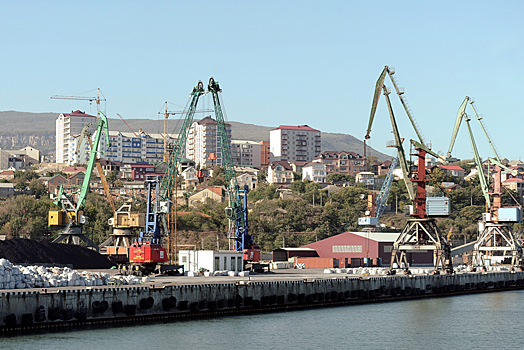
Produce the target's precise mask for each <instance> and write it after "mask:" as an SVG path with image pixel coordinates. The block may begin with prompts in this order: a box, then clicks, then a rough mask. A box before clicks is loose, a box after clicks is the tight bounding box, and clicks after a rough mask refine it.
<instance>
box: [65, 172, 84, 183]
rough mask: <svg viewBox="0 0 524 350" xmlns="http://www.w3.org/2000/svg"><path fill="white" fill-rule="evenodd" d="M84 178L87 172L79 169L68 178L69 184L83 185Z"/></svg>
mask: <svg viewBox="0 0 524 350" xmlns="http://www.w3.org/2000/svg"><path fill="white" fill-rule="evenodd" d="M84 178H85V173H83V172H81V171H78V172H76V173H74V174H73V175H71V176H69V177H68V178H67V184H68V185H71V186H82V183H83V182H84Z"/></svg>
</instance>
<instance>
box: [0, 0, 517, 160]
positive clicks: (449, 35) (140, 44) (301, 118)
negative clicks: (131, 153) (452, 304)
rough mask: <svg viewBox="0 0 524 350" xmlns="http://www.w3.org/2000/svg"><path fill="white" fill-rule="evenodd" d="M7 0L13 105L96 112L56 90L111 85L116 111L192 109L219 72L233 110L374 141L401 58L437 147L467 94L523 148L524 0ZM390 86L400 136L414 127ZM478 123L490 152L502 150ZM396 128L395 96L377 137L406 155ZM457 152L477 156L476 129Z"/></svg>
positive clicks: (110, 104) (153, 114)
mask: <svg viewBox="0 0 524 350" xmlns="http://www.w3.org/2000/svg"><path fill="white" fill-rule="evenodd" d="M0 10H1V13H2V20H1V21H0V43H1V46H0V47H1V48H2V50H1V54H0V67H1V68H0V69H1V71H0V72H1V75H0V110H16V111H26V112H68V111H71V110H73V109H80V110H85V111H86V112H91V113H94V112H95V111H96V108H95V106H94V105H90V104H89V102H85V101H67V100H52V99H50V96H52V95H55V94H57V95H81V94H82V93H84V94H83V96H95V95H96V88H100V89H101V91H102V93H103V94H104V96H105V98H106V99H107V104H106V105H105V107H104V108H105V110H106V112H107V115H108V117H110V118H117V115H116V113H119V114H121V115H122V116H123V117H124V118H126V119H132V118H150V119H157V118H162V116H159V115H158V112H159V111H160V110H161V109H162V108H163V104H164V102H165V101H168V102H170V106H169V107H170V109H172V110H181V109H183V107H184V106H185V105H186V103H187V101H188V98H189V93H190V91H191V89H192V88H193V86H194V85H196V83H197V82H198V80H202V81H203V82H204V83H205V84H206V86H207V81H208V79H209V77H210V76H213V77H214V78H215V79H216V80H217V81H219V82H220V85H221V87H222V89H223V93H222V98H223V101H224V108H225V110H226V112H227V117H228V120H230V121H239V122H244V123H252V124H257V125H264V126H272V127H276V126H278V125H281V124H283V125H302V124H308V125H310V126H312V127H314V128H317V129H319V130H321V131H323V132H340V133H347V134H351V135H354V136H355V137H357V138H359V139H362V138H363V136H364V135H365V132H366V128H367V123H368V120H369V112H370V107H371V100H372V96H373V89H374V86H375V82H376V80H377V78H378V76H379V75H380V72H381V71H382V69H383V68H384V66H385V65H389V66H393V67H395V68H396V74H395V75H396V77H397V79H398V82H399V85H400V86H401V87H404V88H405V91H406V93H405V97H406V99H407V101H408V102H409V104H410V106H411V108H412V111H413V113H414V116H415V118H416V119H417V121H418V124H419V125H420V128H421V130H422V133H423V134H424V136H425V138H426V139H427V140H428V141H430V142H431V144H432V146H433V149H434V150H435V151H440V152H441V153H445V152H446V151H447V148H448V146H449V142H450V137H451V132H452V128H453V124H454V121H455V117H456V113H457V109H458V107H459V106H460V104H461V103H462V101H463V100H464V97H465V96H466V95H468V96H472V97H474V98H475V100H476V105H477V108H478V110H479V111H480V112H481V113H482V114H483V115H484V118H485V119H484V122H485V124H486V126H487V127H488V129H489V131H490V133H491V134H492V138H493V141H494V143H495V144H496V146H497V148H498V150H499V153H500V155H501V156H502V157H507V158H510V159H518V158H520V157H521V156H524V151H523V148H522V146H521V143H520V139H521V138H520V135H521V134H522V133H523V132H524V118H523V107H522V105H521V100H522V80H523V79H522V77H523V74H524V73H523V69H522V64H523V63H524V59H523V58H524V42H523V41H524V40H523V37H524V28H523V27H524V21H523V14H524V2H523V1H482V0H476V1H433V2H427V1H304V0H302V1H126V2H124V1H3V2H2V3H1V4H0ZM387 85H389V86H390V85H391V84H390V83H389V81H387ZM391 97H392V100H393V108H394V110H395V114H396V117H397V120H398V123H399V128H400V133H401V136H402V137H404V138H406V139H407V140H409V139H410V138H414V137H415V136H414V133H413V132H412V129H411V127H410V125H409V124H408V122H407V117H406V115H405V112H404V111H403V110H402V109H401V106H400V103H399V102H398V98H397V97H396V96H395V95H393V94H392V95H391ZM201 101H202V102H201V103H200V105H199V108H209V107H211V106H212V100H211V99H210V96H209V95H208V96H206V97H205V98H204V99H202V100H201ZM469 111H470V112H472V111H471V110H469ZM200 117H201V116H200ZM472 125H473V128H474V130H475V133H476V134H475V135H476V141H477V144H478V146H479V150H480V154H481V156H482V157H483V158H486V157H488V156H492V153H491V151H490V149H489V147H488V146H487V142H486V141H485V139H484V138H483V135H482V134H481V132H480V130H479V128H478V124H476V122H474V124H472ZM110 127H111V126H110ZM390 131H391V124H390V121H389V115H388V112H387V108H386V104H385V101H384V99H383V96H382V98H381V101H380V103H379V108H378V110H377V116H376V118H375V123H374V126H373V130H372V132H371V140H370V142H369V144H370V145H371V146H372V147H374V148H376V149H378V150H380V151H382V152H386V153H388V154H393V152H392V151H391V149H389V148H386V147H385V143H386V140H391V139H393V137H392V135H391V133H390ZM454 155H455V156H457V157H460V158H471V148H470V145H469V139H468V135H467V132H466V128H465V127H464V128H462V129H461V131H460V133H459V137H458V141H457V144H456V146H455V152H454Z"/></svg>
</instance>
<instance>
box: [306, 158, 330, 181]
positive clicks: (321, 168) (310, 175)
mask: <svg viewBox="0 0 524 350" xmlns="http://www.w3.org/2000/svg"><path fill="white" fill-rule="evenodd" d="M326 177H327V173H326V166H325V165H324V164H322V163H314V162H311V163H307V164H306V165H304V166H303V167H302V181H304V180H309V181H313V182H316V183H320V184H323V183H326Z"/></svg>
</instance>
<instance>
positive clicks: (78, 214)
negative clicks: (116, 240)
mask: <svg viewBox="0 0 524 350" xmlns="http://www.w3.org/2000/svg"><path fill="white" fill-rule="evenodd" d="M97 115H98V118H97V131H96V136H95V140H94V142H93V145H92V147H91V154H90V157H89V162H88V165H87V170H86V174H85V177H84V181H83V182H82V187H81V189H80V192H79V194H78V199H77V200H75V199H74V196H73V194H74V193H73V194H66V193H65V192H64V188H63V185H61V186H60V189H59V191H58V196H57V197H56V200H55V202H54V203H55V205H57V206H58V207H61V210H59V211H56V210H53V211H50V212H49V218H48V222H49V226H58V227H62V232H61V233H60V236H59V237H58V238H56V239H55V240H54V241H53V243H58V242H61V241H63V240H66V243H73V244H79V243H80V241H79V239H81V240H83V241H84V242H86V243H87V244H88V245H89V246H91V247H93V248H94V249H96V250H97V251H98V246H97V245H96V244H95V243H94V242H93V241H91V240H90V239H89V238H87V237H86V236H85V235H84V233H83V232H82V226H83V224H85V223H86V221H87V218H86V217H85V216H84V215H83V209H84V207H85V202H86V196H87V194H88V193H89V185H90V181H91V175H92V173H93V167H94V165H95V160H96V154H97V152H98V146H99V144H100V139H101V137H102V136H101V135H102V133H103V132H104V133H105V135H106V143H107V147H109V145H110V144H109V131H108V128H107V118H106V116H105V115H104V114H103V113H102V112H100V111H98V114H97Z"/></svg>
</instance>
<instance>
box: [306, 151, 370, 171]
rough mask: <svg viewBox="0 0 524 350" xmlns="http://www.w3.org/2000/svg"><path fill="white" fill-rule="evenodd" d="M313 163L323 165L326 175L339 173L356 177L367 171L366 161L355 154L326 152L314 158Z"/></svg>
mask: <svg viewBox="0 0 524 350" xmlns="http://www.w3.org/2000/svg"><path fill="white" fill-rule="evenodd" d="M313 162H316V163H322V164H325V165H326V171H327V173H328V174H331V173H339V174H346V175H352V176H356V175H357V174H358V173H360V172H361V171H366V169H367V168H366V159H365V158H364V157H362V156H361V155H360V154H358V153H355V152H347V151H326V152H323V153H322V154H320V155H319V156H318V157H316V158H315V159H314V160H313Z"/></svg>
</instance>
